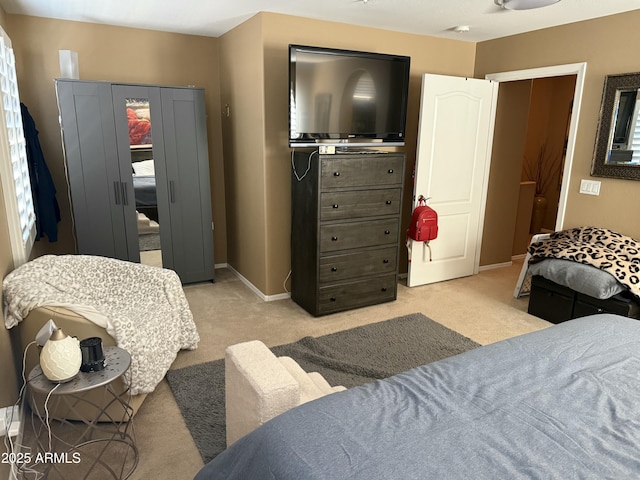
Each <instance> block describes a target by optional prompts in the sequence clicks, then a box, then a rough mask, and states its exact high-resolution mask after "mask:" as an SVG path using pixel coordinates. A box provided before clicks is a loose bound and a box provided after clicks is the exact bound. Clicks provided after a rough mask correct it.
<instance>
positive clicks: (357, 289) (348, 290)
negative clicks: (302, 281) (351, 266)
mask: <svg viewBox="0 0 640 480" xmlns="http://www.w3.org/2000/svg"><path fill="white" fill-rule="evenodd" d="M396 289H397V279H396V276H395V275H385V276H383V277H373V278H369V279H367V280H360V281H357V282H351V283H343V284H340V285H332V286H330V287H321V288H320V296H319V298H318V313H319V314H320V315H324V314H327V313H331V312H338V311H340V310H348V309H350V308H357V307H363V306H365V305H373V304H376V303H383V302H390V301H392V300H395V298H396Z"/></svg>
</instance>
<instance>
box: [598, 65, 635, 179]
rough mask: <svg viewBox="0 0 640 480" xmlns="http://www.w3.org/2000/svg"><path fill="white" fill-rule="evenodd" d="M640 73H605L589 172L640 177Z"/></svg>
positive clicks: (616, 176)
mask: <svg viewBox="0 0 640 480" xmlns="http://www.w3.org/2000/svg"><path fill="white" fill-rule="evenodd" d="M639 89H640V73H629V74H623V75H608V76H607V77H606V79H605V84H604V91H603V94H602V105H601V109H600V119H599V123H598V133H597V137H596V147H595V151H594V156H593V163H592V167H591V174H592V175H595V176H602V177H614V178H626V179H634V180H640V102H639V101H638V91H639Z"/></svg>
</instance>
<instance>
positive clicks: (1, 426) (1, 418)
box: [0, 405, 20, 437]
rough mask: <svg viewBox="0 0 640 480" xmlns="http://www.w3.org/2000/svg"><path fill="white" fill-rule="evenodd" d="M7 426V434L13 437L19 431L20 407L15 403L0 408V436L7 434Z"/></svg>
mask: <svg viewBox="0 0 640 480" xmlns="http://www.w3.org/2000/svg"><path fill="white" fill-rule="evenodd" d="M7 425H8V426H9V436H11V437H15V436H16V435H18V432H19V431H20V408H19V407H18V406H17V405H13V406H11V407H2V408H0V437H4V436H5V435H6V434H7Z"/></svg>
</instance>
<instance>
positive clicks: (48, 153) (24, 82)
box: [7, 15, 226, 263]
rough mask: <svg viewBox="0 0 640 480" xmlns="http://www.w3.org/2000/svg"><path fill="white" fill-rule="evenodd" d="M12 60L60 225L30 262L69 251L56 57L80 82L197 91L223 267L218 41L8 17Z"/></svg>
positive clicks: (40, 244) (217, 248) (71, 242)
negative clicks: (70, 58) (74, 63)
mask: <svg viewBox="0 0 640 480" xmlns="http://www.w3.org/2000/svg"><path fill="white" fill-rule="evenodd" d="M7 23H8V25H7V27H8V33H9V36H10V37H11V39H12V42H13V47H14V50H15V55H16V70H17V73H18V87H19V89H20V97H21V100H22V101H23V102H24V103H25V104H26V105H27V107H28V108H29V111H30V113H31V115H32V116H33V118H34V120H35V121H36V125H37V127H38V130H39V132H40V136H39V137H40V143H41V145H42V148H43V151H44V154H45V158H46V161H47V164H48V166H49V169H50V170H51V174H52V176H53V180H54V183H55V185H56V189H57V191H58V194H57V200H58V203H59V204H60V208H61V214H62V222H61V223H60V224H59V228H58V230H59V241H58V242H57V243H53V244H50V243H49V242H48V241H47V239H46V238H45V239H43V240H42V241H40V242H37V243H36V246H35V248H34V255H36V256H37V255H41V254H44V253H70V252H74V251H75V243H74V240H73V236H72V224H71V217H70V204H69V200H68V193H67V187H66V178H65V174H64V159H63V154H62V148H61V138H60V127H59V124H58V111H57V103H56V96H55V89H54V82H53V80H54V78H56V77H59V76H60V68H59V63H58V50H74V51H76V52H78V64H79V71H80V79H82V80H106V81H114V82H128V83H150V84H159V85H195V86H198V87H203V88H204V89H205V102H206V110H207V123H208V136H209V162H210V165H211V182H212V187H211V192H212V204H213V220H214V223H215V227H216V228H215V231H214V245H215V252H214V255H215V261H216V262H217V263H222V262H225V261H226V231H225V224H226V218H225V208H224V170H223V161H222V136H221V133H220V132H221V127H220V111H221V109H220V87H219V76H218V63H219V61H218V40H217V39H215V38H210V37H198V36H191V35H178V34H172V33H164V32H155V31H151V30H139V29H132V28H121V27H111V26H104V25H96V24H91V23H81V22H68V21H62V20H50V19H45V18H37V17H29V16H24V15H8V16H7Z"/></svg>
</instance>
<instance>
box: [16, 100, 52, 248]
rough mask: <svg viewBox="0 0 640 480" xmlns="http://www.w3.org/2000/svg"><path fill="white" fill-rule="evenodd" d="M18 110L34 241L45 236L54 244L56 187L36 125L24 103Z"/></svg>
mask: <svg viewBox="0 0 640 480" xmlns="http://www.w3.org/2000/svg"><path fill="white" fill-rule="evenodd" d="M20 110H21V112H22V126H23V128H24V138H25V140H26V148H27V162H28V165H29V177H30V180H31V194H32V196H33V208H34V210H35V214H36V229H37V230H36V231H37V234H36V240H39V239H40V238H42V237H43V236H45V235H46V236H47V237H48V238H49V241H50V242H56V241H58V222H59V221H60V207H59V206H58V201H57V200H56V187H55V185H54V184H53V179H52V178H51V173H50V172H49V168H48V167H47V164H46V163H45V161H44V155H43V153H42V148H41V147H40V140H38V130H37V129H36V123H35V122H34V120H33V118H32V117H31V114H30V113H29V110H27V107H26V106H25V104H24V103H21V104H20Z"/></svg>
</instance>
